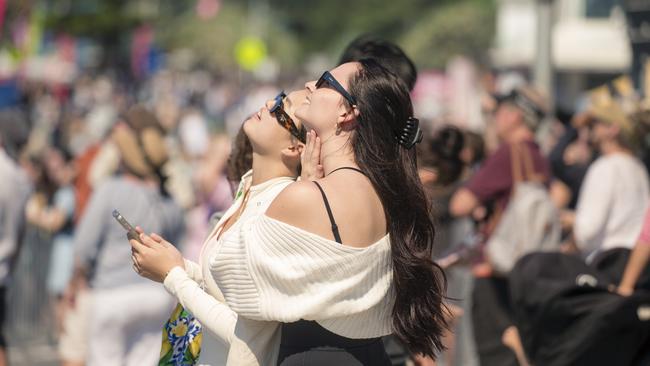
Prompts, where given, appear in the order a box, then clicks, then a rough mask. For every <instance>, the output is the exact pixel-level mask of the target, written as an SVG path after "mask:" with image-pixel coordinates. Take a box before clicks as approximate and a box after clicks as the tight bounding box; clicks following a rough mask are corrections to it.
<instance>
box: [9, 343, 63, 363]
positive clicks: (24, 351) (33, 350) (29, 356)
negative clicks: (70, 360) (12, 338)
mask: <svg viewBox="0 0 650 366" xmlns="http://www.w3.org/2000/svg"><path fill="white" fill-rule="evenodd" d="M9 365H11V366H57V365H59V362H58V358H57V353H56V348H55V347H54V346H53V345H49V344H44V345H36V344H34V345H26V346H18V345H15V346H9Z"/></svg>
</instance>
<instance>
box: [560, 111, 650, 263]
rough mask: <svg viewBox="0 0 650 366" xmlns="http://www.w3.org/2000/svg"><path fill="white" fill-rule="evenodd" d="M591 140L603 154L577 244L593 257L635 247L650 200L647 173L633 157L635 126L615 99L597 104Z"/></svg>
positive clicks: (589, 180)
mask: <svg viewBox="0 0 650 366" xmlns="http://www.w3.org/2000/svg"><path fill="white" fill-rule="evenodd" d="M589 113H590V115H591V116H592V117H593V122H592V124H591V142H592V143H593V144H594V146H595V147H596V148H597V149H598V151H599V152H600V154H601V156H600V157H599V158H598V159H596V161H595V162H594V163H593V164H592V165H591V166H590V167H589V170H588V171H587V175H586V177H585V180H584V182H583V184H582V187H581V191H580V196H579V198H578V204H577V209H576V214H575V221H574V229H573V230H574V235H575V238H576V243H577V246H578V248H579V249H580V250H581V251H582V254H583V255H584V256H585V257H587V258H589V257H590V256H592V255H594V254H596V253H597V252H599V251H602V250H606V249H611V248H617V247H624V248H631V247H632V246H633V245H634V243H635V241H636V238H637V236H638V235H639V233H640V231H641V225H642V221H643V214H644V210H645V207H646V204H647V202H648V198H649V189H650V188H649V184H648V174H647V172H646V169H645V167H644V166H643V164H642V163H641V161H640V160H639V159H637V157H636V156H635V155H634V151H635V144H636V142H635V133H634V124H633V123H632V121H631V119H630V118H629V116H628V115H627V114H626V113H625V111H624V110H623V109H622V108H621V106H620V105H618V104H617V103H615V102H611V103H601V104H595V105H593V106H592V107H591V108H590V110H589Z"/></svg>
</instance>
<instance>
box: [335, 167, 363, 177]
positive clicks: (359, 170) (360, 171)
mask: <svg viewBox="0 0 650 366" xmlns="http://www.w3.org/2000/svg"><path fill="white" fill-rule="evenodd" d="M343 169H349V170H354V171H355V172H359V173H361V174H363V175H366V173H364V172H363V170H361V169H359V168H355V167H353V166H342V167H340V168H336V169H334V170H332V171H331V172H329V174H327V175H330V174H332V173H334V172H335V171H337V170H343Z"/></svg>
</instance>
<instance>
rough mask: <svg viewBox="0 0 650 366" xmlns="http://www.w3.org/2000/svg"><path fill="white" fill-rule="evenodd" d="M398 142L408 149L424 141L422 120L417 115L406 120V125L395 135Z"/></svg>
mask: <svg viewBox="0 0 650 366" xmlns="http://www.w3.org/2000/svg"><path fill="white" fill-rule="evenodd" d="M395 138H396V139H397V142H398V143H399V144H400V145H402V146H403V147H404V148H406V149H410V148H412V147H413V146H414V145H415V144H417V143H418V142H420V141H422V130H421V129H420V120H419V119H417V118H415V117H409V119H408V120H406V126H404V127H403V128H402V130H401V131H400V132H399V133H398V134H397V136H395Z"/></svg>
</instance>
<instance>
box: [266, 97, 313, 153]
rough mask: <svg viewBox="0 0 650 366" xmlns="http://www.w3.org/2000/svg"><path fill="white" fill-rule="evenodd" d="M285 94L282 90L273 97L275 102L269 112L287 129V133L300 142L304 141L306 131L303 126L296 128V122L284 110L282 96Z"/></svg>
mask: <svg viewBox="0 0 650 366" xmlns="http://www.w3.org/2000/svg"><path fill="white" fill-rule="evenodd" d="M286 97H287V95H286V94H284V91H281V92H280V93H279V94H278V95H277V96H276V97H275V103H273V107H271V109H269V112H271V114H273V115H275V119H276V120H277V121H278V123H279V124H280V126H282V127H283V128H284V129H285V130H287V131H289V133H290V134H291V135H292V136H294V137H295V138H297V139H298V140H300V142H302V143H305V140H306V135H307V134H306V133H305V129H304V128H300V129H299V128H298V127H296V124H295V123H294V122H293V119H291V117H289V114H287V112H286V111H285V110H284V103H283V101H284V98H286Z"/></svg>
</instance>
